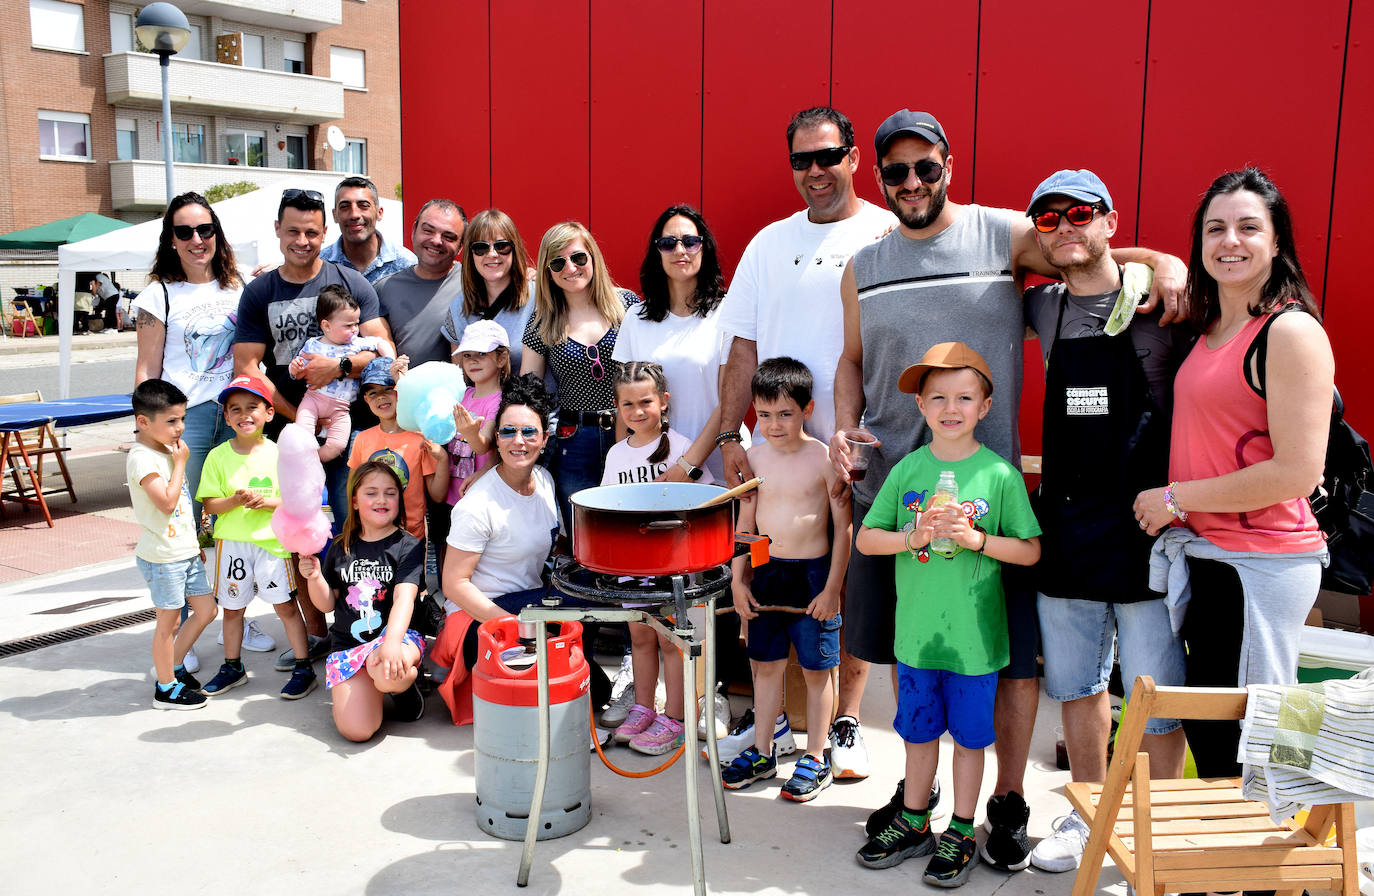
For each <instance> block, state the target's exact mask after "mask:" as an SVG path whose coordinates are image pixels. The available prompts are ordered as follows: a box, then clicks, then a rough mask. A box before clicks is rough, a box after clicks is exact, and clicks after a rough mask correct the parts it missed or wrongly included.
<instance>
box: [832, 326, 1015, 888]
mask: <svg viewBox="0 0 1374 896" xmlns="http://www.w3.org/2000/svg"><path fill="white" fill-rule="evenodd" d="M898 388H899V389H901V390H902V391H903V392H910V393H915V394H916V404H917V405H918V406H919V407H920V409H921V413H922V415H924V416H925V418H926V425H927V426H928V427H929V429H930V433H931V441H930V444H929V445H925V446H923V447H921V448H918V449H916V450H915V451H913V452H912V453H910V454H908V455H907V456H906V457H904V458H902V460H901V461H900V462H898V464H897V465H896V466H895V467H893V469H892V472H891V473H890V474H889V475H888V477H887V480H886V481H885V482H884V483H883V486H882V488H881V490H880V491H879V492H878V496H877V498H875V499H874V502H873V508H872V509H871V510H870V511H869V513H868V516H867V517H865V518H864V521H863V527H862V528H861V529H860V530H859V535H858V538H857V539H856V540H855V546H856V547H857V548H858V549H859V550H860V551H863V552H864V553H865V554H895V555H897V559H896V581H897V625H896V632H897V636H896V645H895V651H894V652H895V653H896V656H897V718H896V719H895V721H894V722H893V727H894V728H896V729H897V733H898V734H900V735H901V736H902V740H904V741H906V782H907V786H906V788H905V796H904V798H903V800H904V805H903V808H902V811H901V812H898V813H897V815H896V816H895V817H894V818H893V820H892V822H891V823H890V824H889V825H888V826H887V827H886V828H884V829H883V830H881V831H879V832H878V833H877V834H876V835H875V836H874V837H873V839H871V840H869V841H868V843H867V844H865V846H864V847H863V848H862V849H860V850H859V852H858V856H857V858H858V860H859V864H861V865H865V866H867V867H869V868H890V867H892V866H893V865H896V864H898V863H900V862H901V861H903V860H904V859H907V858H910V857H912V856H921V855H926V854H927V853H930V852H932V851H933V852H934V853H935V855H934V856H932V857H931V860H930V864H929V865H928V866H927V867H926V872H925V880H926V882H927V883H931V884H934V885H936V886H942V887H957V886H960V885H961V884H963V883H964V881H965V880H967V878H968V873H969V871H970V869H972V867H973V864H974V862H975V861H976V859H977V844H976V842H975V840H974V836H973V815H974V812H975V810H976V809H977V806H978V795H979V794H978V791H979V788H980V786H981V785H982V781H983V750H984V748H986V747H988V746H990V745H991V744H992V743H993V740H994V739H995V735H994V733H993V727H992V707H993V698H994V697H995V695H996V693H997V670H998V669H1000V668H1002V667H1003V666H1005V665H1006V664H1007V660H1008V646H1007V612H1006V603H1005V599H1004V596H1003V593H1002V571H1001V564H1002V563H1015V564H1017V565H1020V566H1030V565H1032V564H1033V563H1035V561H1036V560H1038V559H1039V558H1040V540H1039V538H1038V537H1037V536H1039V535H1040V526H1039V525H1038V524H1037V523H1036V520H1035V515H1034V514H1033V513H1032V512H1031V507H1030V500H1029V498H1028V497H1027V496H1026V486H1025V481H1024V480H1023V479H1022V477H1021V473H1020V472H1019V471H1017V470H1016V469H1015V468H1013V467H1012V466H1011V465H1010V464H1008V463H1007V462H1006V461H1005V460H1003V459H1002V458H1000V457H998V456H997V455H996V454H994V453H993V452H992V451H990V450H989V449H987V448H985V447H983V446H982V445H981V444H980V443H979V442H978V440H977V439H976V438H974V429H975V427H976V426H977V425H978V421H979V420H982V419H983V417H985V416H986V415H987V413H988V409H989V408H990V407H991V406H992V374H991V373H990V372H989V370H988V365H987V362H986V361H985V360H983V357H982V356H981V355H979V354H978V353H977V352H975V351H974V350H973V349H971V348H969V347H968V346H966V345H964V344H963V343H962V342H944V343H940V344H939V345H936V346H934V347H932V348H931V349H930V351H928V352H926V354H925V357H923V358H921V361H920V363H918V364H913V365H912V366H910V367H908V368H907V369H906V370H905V371H903V372H902V376H901V378H900V380H899V381H898ZM942 472H952V473H953V474H954V478H955V481H956V483H957V486H958V492H959V495H958V502H957V503H953V502H951V503H942V502H937V501H936V500H935V498H936V485H937V483H938V481H939V479H940V478H941V473H942ZM932 505H935V506H932ZM932 539H949V540H950V541H949V542H945V543H944V545H945V546H944V547H943V548H937V547H936V546H933V545H932ZM937 544H938V543H937ZM945 731H949V733H950V735H951V736H952V737H953V738H954V815H953V817H952V818H951V819H950V822H949V828H948V830H946V831H945V832H944V834H943V835H941V837H940V839H939V841H938V843H937V842H936V840H935V838H934V836H933V835H932V833H931V830H930V811H929V807H925V808H922V807H918V806H916V805H913V799H915V798H919V797H921V796H923V795H925V794H926V793H929V791H930V786H931V783H932V782H933V781H934V779H935V771H936V766H937V765H938V762H939V758H940V743H939V741H940V735H941V734H943V733H944V732H945Z"/></svg>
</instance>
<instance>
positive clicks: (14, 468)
mask: <svg viewBox="0 0 1374 896" xmlns="http://www.w3.org/2000/svg"><path fill="white" fill-rule="evenodd" d="M42 400H43V393H42V392H41V391H34V392H25V393H21V394H18V395H0V405H4V404H22V403H25V402H32V401H42ZM20 443H22V444H23V447H24V452H23V454H21V453H20V451H19V445H20ZM66 453H67V449H66V448H65V447H63V446H62V444H61V443H60V442H59V441H58V440H57V432H56V430H54V429H53V426H52V424H51V423H45V424H43V425H42V426H36V427H34V428H33V429H26V430H23V431H21V432H18V433H15V434H14V436H13V437H12V438H11V440H10V442H9V449H8V451H7V452H6V457H5V463H6V467H7V469H8V471H9V475H10V479H11V480H13V482H14V488H13V489H9V488H5V490H4V493H5V494H6V495H11V494H12V495H14V496H15V497H17V498H23V497H24V496H26V495H28V494H29V493H30V492H32V490H33V484H32V483H33V480H32V479H31V478H30V477H29V470H28V468H27V467H26V466H25V464H24V454H27V455H28V458H29V462H30V463H31V464H32V465H33V472H34V473H35V474H36V475H37V481H38V488H39V490H40V492H39V494H38V495H35V496H33V497H35V498H46V497H48V496H52V495H61V494H67V495H70V496H71V499H72V503H73V504H75V503H76V491H75V490H73V488H72V474H71V472H70V471H69V470H68V469H67V460H66V458H65V457H64V455H65V454H66ZM48 457H53V458H56V460H57V469H55V470H54V469H53V467H52V466H51V465H49V466H48V468H47V475H46V477H45V475H44V470H43V461H44V459H45V458H48ZM0 478H3V472H2V471H0ZM59 479H60V480H61V481H60V483H59V482H58V480H59ZM49 480H51V484H49ZM24 503H26V504H27V503H33V502H29V501H25V502H24ZM45 509H46V508H45Z"/></svg>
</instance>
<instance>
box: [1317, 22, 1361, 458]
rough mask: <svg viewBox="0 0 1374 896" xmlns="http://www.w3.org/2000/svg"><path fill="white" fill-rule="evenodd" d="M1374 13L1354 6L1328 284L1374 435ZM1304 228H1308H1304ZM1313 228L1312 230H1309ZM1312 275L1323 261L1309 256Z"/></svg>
mask: <svg viewBox="0 0 1374 896" xmlns="http://www.w3.org/2000/svg"><path fill="white" fill-rule="evenodd" d="M1372 110H1374V7H1371V5H1370V4H1368V3H1364V4H1360V3H1356V4H1353V8H1352V14H1351V19H1350V44H1349V50H1348V53H1347V58H1346V67H1345V89H1344V97H1343V100H1342V103H1341V133H1340V146H1339V148H1338V151H1339V156H1338V158H1337V164H1336V188H1335V190H1334V192H1333V194H1332V196H1331V202H1332V220H1331V242H1330V247H1329V251H1330V257H1329V261H1328V265H1329V266H1328V268H1327V278H1326V291H1325V294H1326V307H1325V315H1326V332H1327V333H1328V334H1329V335H1330V336H1331V345H1332V348H1333V349H1334V350H1335V352H1336V384H1337V385H1338V386H1340V388H1341V394H1342V395H1343V396H1345V399H1346V404H1347V406H1348V412H1347V417H1348V418H1349V420H1350V421H1351V424H1352V425H1353V426H1354V427H1355V428H1356V429H1358V430H1360V431H1361V432H1362V433H1364V434H1365V435H1366V436H1374V389H1371V388H1370V384H1371V383H1374V352H1371V351H1370V350H1369V342H1370V333H1371V331H1374V313H1371V310H1370V308H1371V303H1370V292H1371V290H1370V285H1369V280H1370V263H1369V257H1368V256H1367V255H1365V254H1364V253H1365V252H1366V251H1367V250H1366V249H1361V248H1360V246H1362V245H1363V244H1364V240H1366V239H1368V236H1367V235H1366V234H1365V233H1364V228H1365V225H1366V224H1367V223H1368V222H1367V221H1366V220H1365V219H1366V217H1367V216H1368V214H1369V210H1370V209H1371V208H1374V180H1371V179H1370V176H1369V163H1370V160H1371V159H1374V115H1371V114H1370V113H1371V111H1372ZM1299 223H1300V224H1301V223H1303V222H1302V221H1299ZM1304 229H1306V227H1304ZM1302 260H1303V264H1304V265H1306V269H1307V271H1308V273H1309V275H1310V274H1311V273H1312V272H1313V268H1317V270H1318V272H1320V268H1319V267H1318V264H1319V259H1318V258H1315V257H1313V256H1311V255H1305V256H1304V257H1303V259H1302Z"/></svg>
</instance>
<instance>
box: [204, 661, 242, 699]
mask: <svg viewBox="0 0 1374 896" xmlns="http://www.w3.org/2000/svg"><path fill="white" fill-rule="evenodd" d="M247 681H248V670H247V669H244V668H243V667H239V668H237V669H235V668H234V667H233V666H231V665H229V664H228V663H224V664H223V665H221V666H220V667H219V671H218V672H216V673H215V677H214V678H212V679H210V680H209V681H207V682H206V683H205V687H203V688H201V689H200V690H201V693H202V694H204V695H205V696H207V697H214V696H216V695H217V694H223V693H224V692H225V691H227V690H230V689H232V688H236V687H238V686H239V685H241V684H244V683H245V682H247Z"/></svg>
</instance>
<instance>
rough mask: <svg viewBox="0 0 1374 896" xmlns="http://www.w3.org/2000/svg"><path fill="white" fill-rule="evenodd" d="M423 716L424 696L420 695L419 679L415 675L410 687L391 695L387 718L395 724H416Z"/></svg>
mask: <svg viewBox="0 0 1374 896" xmlns="http://www.w3.org/2000/svg"><path fill="white" fill-rule="evenodd" d="M424 714H425V695H424V694H422V693H420V678H419V676H418V675H417V676H416V677H415V681H413V682H411V685H410V687H408V688H406V689H405V690H404V691H401V692H400V693H399V694H392V695H391V713H390V715H388V718H390V719H394V720H395V721H397V722H418V721H419V720H420V717H421V716H423V715H424Z"/></svg>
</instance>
